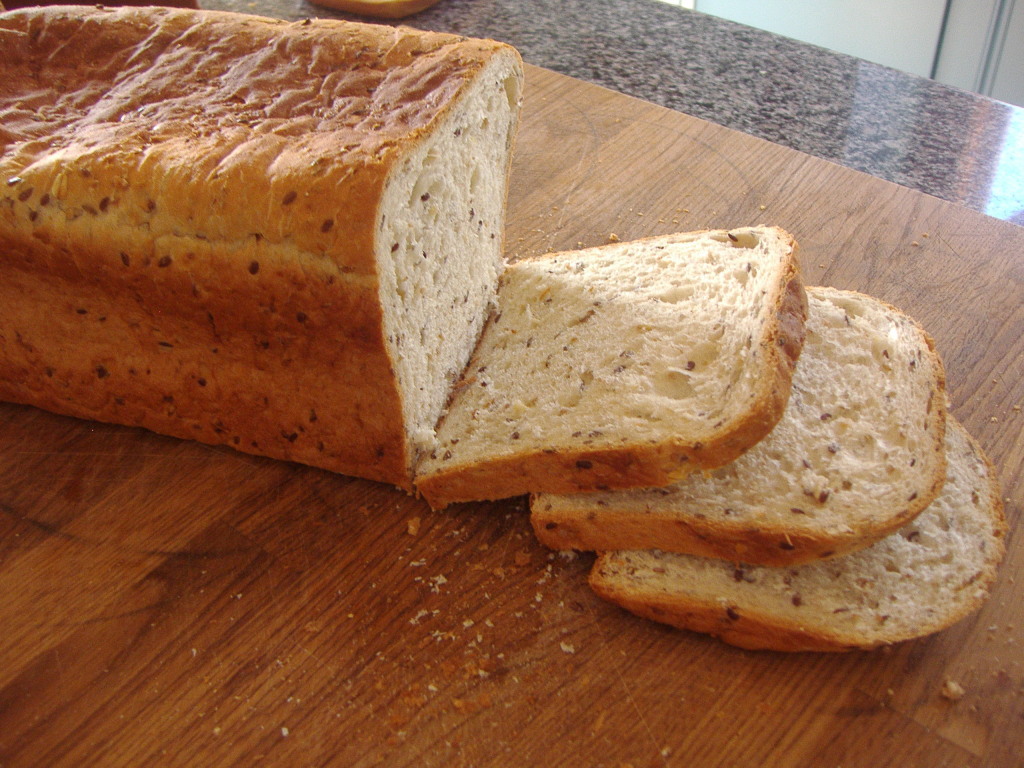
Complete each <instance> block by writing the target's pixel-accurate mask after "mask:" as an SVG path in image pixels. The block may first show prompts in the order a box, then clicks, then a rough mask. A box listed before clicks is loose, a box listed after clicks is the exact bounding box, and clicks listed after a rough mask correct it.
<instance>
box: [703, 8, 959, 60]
mask: <svg viewBox="0 0 1024 768" xmlns="http://www.w3.org/2000/svg"><path fill="white" fill-rule="evenodd" d="M696 9H697V10H698V11H701V12H702V13H709V14H711V15H712V16H719V17H721V18H724V19H731V20H732V21H738V22H740V23H742V24H747V25H748V26H751V27H757V28H759V29H766V30H768V31H769V32H775V33H777V34H780V35H785V36H786V37H792V38H796V39H797V40H802V41H804V42H806V43H813V44H814V45H820V46H823V47H825V48H829V49H831V50H833V51H839V52H840V53H848V54H850V55H851V56H857V57H858V58H861V59H867V60H868V61H874V62H876V63H878V64H885V65H886V66H890V67H895V68H896V69H902V70H904V71H905V72H912V73H913V74H915V75H921V76H922V77H929V76H930V75H931V72H932V63H933V61H934V59H935V51H936V49H937V47H938V44H939V37H940V35H941V33H942V20H943V17H944V16H945V10H946V0H901V1H900V2H893V0H853V1H852V2H851V0H697V2H696Z"/></svg>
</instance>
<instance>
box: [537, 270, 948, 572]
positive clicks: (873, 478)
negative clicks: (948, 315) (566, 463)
mask: <svg viewBox="0 0 1024 768" xmlns="http://www.w3.org/2000/svg"><path fill="white" fill-rule="evenodd" d="M807 295H808V318H807V336H806V341H805V343H804V350H803V353H802V354H801V356H800V362H799V364H798V366H797V369H796V373H795V374H794V376H793V391H792V394H791V395H790V398H789V404H788V405H787V407H786V412H785V414H784V415H783V417H782V419H781V421H780V422H779V424H778V426H776V427H775V429H774V430H772V432H771V434H769V435H768V436H767V437H766V438H765V439H764V440H762V441H761V442H760V443H758V444H757V445H756V446H754V447H753V448H752V449H751V450H750V451H748V452H747V453H745V454H743V456H741V457H740V458H738V459H737V460H736V461H734V462H732V463H731V464H728V465H727V466H724V467H722V468H720V469H717V470H714V471H712V472H709V473H694V474H692V475H690V476H689V477H687V478H685V479H683V480H682V481H680V482H679V483H676V484H673V485H671V486H668V487H665V488H645V489H638V490H626V491H617V492H609V493H591V494H576V495H553V494H538V495H536V496H534V497H533V499H532V500H531V510H532V514H531V521H532V523H533V527H534V530H535V532H536V534H537V537H538V538H539V539H540V541H541V542H542V543H544V544H546V545H547V546H549V547H551V548H553V549H582V550H598V551H600V550H609V549H663V550H667V551H672V552H683V553H686V554H694V555H701V556H704V557H720V558H724V559H726V560H731V561H734V562H739V561H741V562H745V563H752V564H758V565H787V564H794V563H801V562H808V561H811V560H818V559H820V558H823V557H832V556H835V555H839V554H843V553H845V552H849V551H852V550H855V549H861V548H863V547H865V546H868V545H869V544H871V543H872V542H874V541H877V540H878V539H880V538H882V537H884V536H886V535H888V534H890V533H892V532H893V531H895V530H896V529H898V528H900V527H901V526H902V525H903V524H904V523H906V522H908V521H909V520H911V519H913V517H914V516H915V515H917V514H918V513H919V512H921V510H923V509H924V508H925V507H927V506H928V504H930V503H931V501H932V500H933V499H934V498H935V496H936V495H937V494H938V492H939V490H940V488H941V487H942V483H943V480H944V478H945V458H946V450H945V444H944V441H943V434H944V430H945V419H946V405H945V403H946V397H945V376H944V373H943V367H942V363H941V361H940V360H939V357H938V355H937V354H936V352H935V349H934V346H933V343H932V340H931V338H930V337H929V336H928V335H927V334H926V333H925V332H924V330H923V329H922V328H921V327H920V326H919V325H918V324H917V323H916V322H914V321H913V320H911V319H910V318H909V317H907V316H906V315H905V314H903V313H902V312H900V311H899V310H897V309H895V308H894V307H892V306H890V305H888V304H885V303H884V302H881V301H879V300H877V299H874V298H871V297H869V296H865V295H863V294H860V293H853V292H849V291H840V290H836V289H834V288H817V287H811V288H808V289H807Z"/></svg>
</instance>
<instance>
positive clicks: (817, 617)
mask: <svg viewBox="0 0 1024 768" xmlns="http://www.w3.org/2000/svg"><path fill="white" fill-rule="evenodd" d="M946 450H947V457H948V474H947V478H946V483H945V485H944V486H943V489H942V492H941V493H940V495H939V496H938V498H936V500H935V501H934V502H932V504H931V505H930V506H929V507H928V508H927V509H926V510H925V511H924V512H922V513H921V514H920V515H919V516H918V517H917V518H916V519H915V520H913V521H912V522H910V523H909V524H907V525H906V526H904V527H903V528H902V529H900V530H899V531H898V532H896V533H894V534H892V535H890V536H888V537H886V538H885V539H882V540H881V541H879V542H877V543H875V544H873V545H872V546H870V547H868V548H867V549H863V550H860V551H858V552H854V553H852V554H849V555H846V556H845V557H839V558H834V559H831V560H823V561H821V562H817V563H808V564H806V565H800V566H793V567H786V568H772V567H766V566H749V567H748V566H736V565H733V564H731V563H727V562H725V561H722V560H716V559H710V558H701V557H695V556H693V555H681V554H678V553H671V554H670V553H665V552H659V551H656V550H633V551H622V552H607V553H604V554H602V555H600V556H599V557H598V559H597V562H596V563H595V564H594V567H593V569H592V571H591V574H590V584H591V586H592V588H593V589H594V590H595V592H597V594H599V595H600V596H601V597H603V598H605V599H606V600H610V601H611V602H613V603H617V604H619V605H621V606H623V607H625V608H627V609H628V610H630V611H632V612H634V613H636V614H639V615H640V616H645V617H647V618H650V619H654V620H655V621H660V622H664V623H666V624H672V625H674V626H677V627H681V628H683V629H690V630H694V631H696V632H705V633H708V634H711V635H715V636H716V637H719V638H721V639H722V640H724V641H725V642H727V643H731V644H733V645H737V646H740V647H742V648H750V649H771V650H778V651H842V650H849V649H854V648H863V649H870V648H874V647H877V646H881V645H888V644H891V643H896V642H900V641H903V640H909V639H911V638H915V637H921V636H924V635H928V634H931V633H933V632H937V631H939V630H941V629H944V628H945V627H948V626H950V625H951V624H953V623H954V622H956V621H958V620H960V619H962V618H963V617H965V616H967V615H968V614H969V613H971V612H972V611H974V610H976V609H977V608H979V607H980V605H981V604H982V602H983V601H984V600H985V599H986V598H987V597H988V592H989V589H990V587H991V585H992V583H993V582H994V580H995V577H996V570H997V566H998V564H999V562H1000V560H1001V559H1002V556H1003V552H1004V542H1003V539H1004V536H1005V532H1006V521H1005V519H1004V516H1003V504H1002V499H1001V498H1000V492H999V485H998V480H997V479H996V475H995V470H994V469H993V467H992V465H991V464H990V463H989V461H988V459H987V458H986V457H985V455H984V453H983V452H982V450H981V448H980V447H979V446H978V444H977V443H976V442H975V441H974V440H973V439H972V438H971V437H970V436H969V435H968V434H967V431H966V430H965V429H964V428H963V427H962V426H961V425H960V424H959V423H958V422H956V421H954V420H953V419H952V418H950V420H949V429H948V430H947V432H946Z"/></svg>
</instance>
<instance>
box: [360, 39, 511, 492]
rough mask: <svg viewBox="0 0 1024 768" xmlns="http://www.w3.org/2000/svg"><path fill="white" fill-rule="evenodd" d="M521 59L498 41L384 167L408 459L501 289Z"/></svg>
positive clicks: (428, 438)
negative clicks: (421, 133)
mask: <svg viewBox="0 0 1024 768" xmlns="http://www.w3.org/2000/svg"><path fill="white" fill-rule="evenodd" d="M522 77H523V75H522V67H521V62H520V60H519V57H518V55H517V54H516V53H515V51H513V50H512V49H505V50H502V51H500V52H499V53H498V54H497V55H495V56H494V57H492V58H491V60H490V61H489V62H488V63H487V64H486V66H485V67H484V68H483V70H482V71H481V73H480V74H479V76H478V77H477V78H476V79H475V80H474V81H473V82H472V83H471V84H469V85H468V86H467V87H466V89H465V92H464V93H463V94H462V95H461V97H460V98H459V100H458V102H457V103H456V104H454V105H453V107H452V108H451V109H449V110H448V111H447V112H446V113H445V114H444V115H443V118H442V119H440V120H439V121H438V124H437V126H436V127H435V128H434V130H433V131H432V132H431V133H430V134H429V135H427V136H425V137H424V138H423V139H422V140H421V141H420V142H419V143H418V144H416V145H415V146H413V148H412V149H411V151H409V152H407V153H406V154H405V156H404V157H403V158H402V160H401V161H400V162H399V163H397V164H396V165H395V167H394V168H393V169H392V172H391V174H390V175H389V177H388V180H387V185H386V187H385V191H384V194H383V197H382V201H381V205H380V206H379V209H378V211H379V218H378V222H377V225H376V233H377V234H376V244H375V251H376V258H377V265H378V267H377V271H378V276H379V283H380V289H379V296H380V304H381V307H382V308H383V322H384V337H385V341H386V344H387V348H388V352H389V356H390V359H391V361H392V365H393V367H394V371H395V375H396V377H397V380H398V385H399V388H400V391H401V394H402V402H403V420H404V423H405V424H406V428H407V434H408V446H407V450H408V454H409V456H410V463H409V466H410V474H411V467H412V465H413V463H414V462H415V459H416V457H417V456H418V455H420V454H421V453H423V452H426V451H430V450H432V449H433V447H434V442H435V433H434V428H435V426H436V425H437V422H438V420H439V419H440V418H441V414H442V412H443V410H444V407H445V405H446V404H447V401H448V397H449V393H450V391H451V388H452V386H453V385H454V383H455V381H456V380H457V379H458V377H459V374H460V373H461V372H462V370H463V369H464V368H465V366H466V363H467V362H468V360H469V357H470V355H471V354H472V352H473V349H474V347H475V345H476V342H477V339H478V338H479V336H480V332H481V330H482V329H483V325H484V322H485V320H486V318H487V317H488V315H489V314H490V312H491V309H492V307H493V304H494V301H495V294H496V290H497V286H498V278H499V276H500V274H501V272H502V269H503V267H504V262H503V259H502V246H503V233H504V228H505V194H506V188H507V183H508V170H509V163H510V159H511V148H512V143H513V139H514V136H515V132H516V127H517V125H518V117H519V110H520V106H521V101H522V85H523V84H522Z"/></svg>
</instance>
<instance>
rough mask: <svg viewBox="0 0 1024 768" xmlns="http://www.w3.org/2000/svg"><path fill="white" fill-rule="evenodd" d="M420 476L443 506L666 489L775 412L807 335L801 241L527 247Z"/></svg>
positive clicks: (769, 237) (722, 456) (717, 460)
mask: <svg viewBox="0 0 1024 768" xmlns="http://www.w3.org/2000/svg"><path fill="white" fill-rule="evenodd" d="M498 304H499V311H498V314H496V315H495V316H494V317H493V318H492V319H491V320H490V321H489V322H488V325H487V327H486V328H485V330H484V334H483V336H482V338H481V340H480V343H479V346H478V348H477V350H476V352H475V353H474V356H473V359H472V361H471V363H470V365H469V367H468V368H467V370H466V374H465V376H464V378H463V379H462V381H461V382H460V383H459V385H458V386H457V388H456V391H455V393H454V396H453V398H452V402H451V405H450V407H449V409H448V412H447V414H446V416H445V417H444V419H443V421H442V422H441V424H440V426H439V427H438V432H437V440H438V445H437V447H436V449H435V450H434V451H433V452H432V453H431V454H430V455H429V456H427V457H425V458H424V459H423V460H422V461H421V463H420V467H419V471H418V473H417V487H418V488H419V490H420V491H421V492H422V494H423V495H424V497H425V498H426V499H427V501H428V502H429V503H430V504H431V505H432V506H434V507H440V506H444V505H445V504H448V503H451V502H455V501H469V500H476V499H498V498H503V497H507V496H514V495H518V494H523V493H528V492H540V491H548V492H555V493H566V492H579V491H594V490H599V489H602V488H604V489H607V488H629V487H636V486H650V485H665V484H667V483H669V482H671V481H672V480H674V479H676V478H678V477H681V476H683V475H685V474H688V473H690V472H692V471H694V470H697V469H706V468H711V467H717V466H721V465H722V464H725V463H728V462H730V461H732V460H733V459H735V458H736V457H738V456H739V455H740V454H742V453H743V452H744V451H746V450H748V449H749V448H750V447H751V446H753V445H754V444H756V443H757V442H758V441H759V440H761V438H763V437H764V436H765V435H766V434H767V433H768V432H769V431H770V430H771V429H772V427H774V426H775V424H776V423H777V422H778V420H779V418H780V417H781V415H782V413H783V410H784V409H785V406H786V401H787V398H788V397H789V393H790V384H791V377H792V372H793V367H794V365H795V363H796V360H797V358H798V356H799V354H800V350H801V348H802V345H803V338H804V320H805V314H806V296H805V294H804V289H803V284H802V283H801V281H800V276H799V270H798V265H797V259H796V245H795V243H794V241H793V238H792V237H791V236H790V235H789V234H788V233H786V232H784V231H782V230H780V229H777V228H772V227H755V228H745V229H736V230H732V231H724V230H718V231H707V232H695V233H683V234H675V235H666V236H662V237H654V238H650V239H646V240H639V241H635V242H630V243H614V244H610V245H604V246H599V247H596V248H591V249H584V250H580V251H572V252H566V253H556V254H548V255H546V256H542V257H537V258H530V259H523V260H521V261H518V262H516V263H514V264H512V265H511V266H510V267H509V268H508V269H507V270H506V272H505V274H504V275H503V276H502V281H501V286H500V288H499V293H498Z"/></svg>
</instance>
